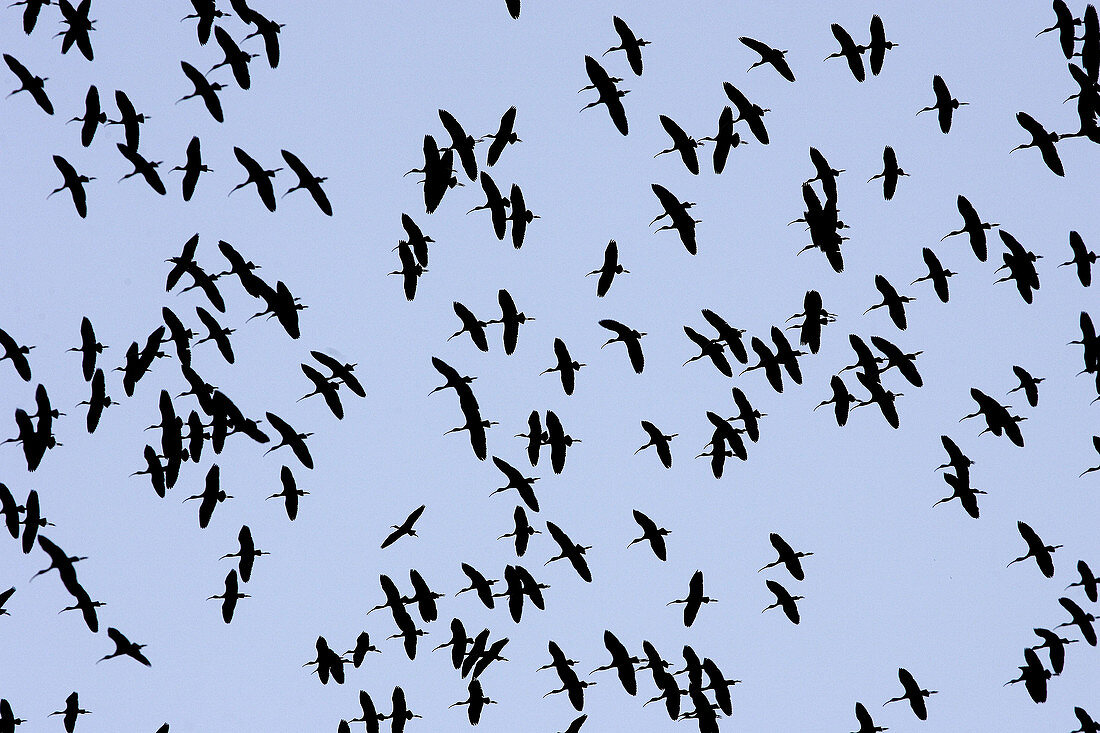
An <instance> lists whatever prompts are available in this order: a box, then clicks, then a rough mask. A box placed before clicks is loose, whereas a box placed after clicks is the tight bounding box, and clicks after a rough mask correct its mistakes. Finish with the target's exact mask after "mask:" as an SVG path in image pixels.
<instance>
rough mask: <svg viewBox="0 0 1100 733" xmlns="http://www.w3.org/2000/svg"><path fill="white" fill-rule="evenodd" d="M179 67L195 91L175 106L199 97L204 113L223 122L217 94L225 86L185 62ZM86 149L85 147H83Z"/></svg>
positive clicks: (223, 115)
mask: <svg viewBox="0 0 1100 733" xmlns="http://www.w3.org/2000/svg"><path fill="white" fill-rule="evenodd" d="M180 67H181V68H182V69H183V73H184V74H185V75H186V76H187V78H188V80H190V82H191V84H193V85H194V87H195V91H193V92H191V93H190V94H187V95H185V96H183V97H180V98H179V99H177V100H176V104H179V103H180V102H182V101H183V100H185V99H191V98H192V97H200V98H201V99H202V101H203V104H205V105H206V111H207V112H209V113H210V116H211V117H213V118H214V120H215V121H217V122H224V121H225V114H224V113H223V112H222V103H221V100H220V99H218V92H219V91H221V90H222V89H225V85H223V84H219V83H218V82H211V81H210V80H209V79H207V78H206V77H205V76H203V74H202V72H201V71H199V70H198V69H196V68H195V67H194V66H192V65H191V64H189V63H187V62H186V61H180ZM85 147H87V146H85Z"/></svg>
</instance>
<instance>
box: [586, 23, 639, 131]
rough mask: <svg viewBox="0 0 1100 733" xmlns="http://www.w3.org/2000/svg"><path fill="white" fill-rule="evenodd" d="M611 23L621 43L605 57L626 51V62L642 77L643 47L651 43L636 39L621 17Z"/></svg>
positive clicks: (609, 50)
mask: <svg viewBox="0 0 1100 733" xmlns="http://www.w3.org/2000/svg"><path fill="white" fill-rule="evenodd" d="M611 22H612V23H613V24H614V26H615V32H616V33H618V34H619V41H620V42H619V45H618V46H612V47H611V48H609V49H607V50H606V51H604V52H603V55H604V56H606V55H607V54H609V53H611V52H612V51H625V52H626V60H627V61H628V62H629V63H630V70H631V71H633V72H634V75H635V76H641V75H642V46H648V45H649V43H650V42H649V41H647V40H645V39H644V38H638V37H636V36H635V35H634V31H632V30H630V27H629V26H628V25H627V24H626V23H625V22H624V21H623V19H622V18H620V17H619V16H617V15H615V16H612V18H611ZM593 82H595V80H593ZM624 134H625V133H624Z"/></svg>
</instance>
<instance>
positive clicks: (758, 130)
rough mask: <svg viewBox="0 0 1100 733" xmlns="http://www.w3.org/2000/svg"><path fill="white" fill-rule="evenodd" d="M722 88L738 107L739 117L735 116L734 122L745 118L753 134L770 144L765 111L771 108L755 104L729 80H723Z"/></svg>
mask: <svg viewBox="0 0 1100 733" xmlns="http://www.w3.org/2000/svg"><path fill="white" fill-rule="evenodd" d="M722 88H723V89H724V90H725V92H726V96H727V97H729V99H730V101H731V102H733V106H735V107H737V117H736V118H734V120H733V121H734V122H739V121H741V120H744V121H745V122H746V123H747V124H748V126H749V129H750V130H752V134H753V135H754V136H756V139H757V140H759V141H760V142H761V143H763V144H764V145H767V144H768V131H767V129H766V128H765V127H764V113H765V112H770V111H771V110H769V109H766V108H762V107H761V106H760V105H758V104H753V103H752V102H750V101H749V100H748V97H746V96H745V95H744V94H742V93H741V91H740V90H738V89H737V87H735V86H734V85H733V84H730V83H729V82H728V81H726V82H722Z"/></svg>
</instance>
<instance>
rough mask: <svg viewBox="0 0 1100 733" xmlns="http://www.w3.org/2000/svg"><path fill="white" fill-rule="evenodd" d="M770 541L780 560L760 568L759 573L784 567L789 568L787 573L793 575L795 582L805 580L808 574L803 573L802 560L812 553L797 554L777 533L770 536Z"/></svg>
mask: <svg viewBox="0 0 1100 733" xmlns="http://www.w3.org/2000/svg"><path fill="white" fill-rule="evenodd" d="M768 539H769V540H770V541H771V543H772V547H774V548H775V551H776V552H778V553H779V559H778V560H776V561H775V562H770V563H768V564H767V565H765V566H764V567H762V568H760V570H758V571H757V572H761V571H763V570H767V569H768V568H773V567H775V566H776V565H780V564H782V565H784V566H785V567H786V568H787V572H789V573H790V574H791V577H793V578H794V579H795V580H803V579H804V578H805V577H806V574H805V573H804V572H803V571H802V563H801V561H800V558H803V557H809V556H810V555H812V554H813V553H812V552H795V551H794V550H793V549H791V546H790V545H788V544H787V541H786V540H784V539H783V538H782V537H780V536H779V535H778V534H776V533H775V532H772V533H771V534H770V535H768Z"/></svg>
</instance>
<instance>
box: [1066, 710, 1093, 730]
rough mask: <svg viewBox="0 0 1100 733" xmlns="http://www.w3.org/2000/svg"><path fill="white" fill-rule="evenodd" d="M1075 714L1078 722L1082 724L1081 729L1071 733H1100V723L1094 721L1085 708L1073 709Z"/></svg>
mask: <svg viewBox="0 0 1100 733" xmlns="http://www.w3.org/2000/svg"><path fill="white" fill-rule="evenodd" d="M1073 714H1074V715H1076V716H1077V722H1079V723H1080V724H1081V727H1080V728H1078V729H1077V730H1075V731H1070V733H1098V731H1100V723H1097V722H1096V721H1095V720H1093V719H1092V716H1091V715H1089V714H1088V711H1086V710H1085V709H1084V708H1082V707H1075V708H1073Z"/></svg>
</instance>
